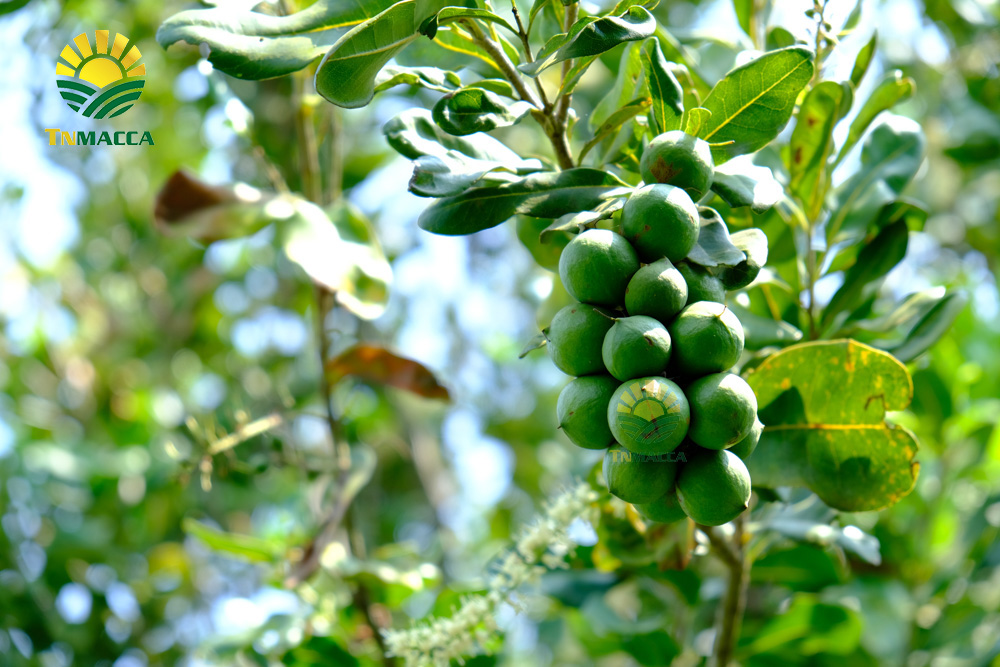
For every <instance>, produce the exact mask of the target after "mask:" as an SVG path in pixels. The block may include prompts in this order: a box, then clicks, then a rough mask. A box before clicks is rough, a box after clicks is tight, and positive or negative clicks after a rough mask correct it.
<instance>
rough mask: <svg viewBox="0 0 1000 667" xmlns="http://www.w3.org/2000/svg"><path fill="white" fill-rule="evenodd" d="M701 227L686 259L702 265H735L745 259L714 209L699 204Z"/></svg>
mask: <svg viewBox="0 0 1000 667" xmlns="http://www.w3.org/2000/svg"><path fill="white" fill-rule="evenodd" d="M698 214H699V215H700V216H701V229H700V230H699V232H698V243H697V245H695V247H694V248H693V249H692V250H691V252H690V253H688V256H687V259H688V260H689V261H691V262H694V263H695V264H700V265H702V266H709V267H716V266H735V265H737V264H739V263H740V262H742V261H743V260H744V259H746V255H744V254H743V251H742V250H740V249H739V248H737V247H736V246H735V245H733V242H732V240H730V238H729V229H728V228H727V227H726V223H725V221H724V220H723V219H722V216H720V215H719V213H718V212H717V211H716V210H715V209H711V208H708V207H707V206H699V207H698Z"/></svg>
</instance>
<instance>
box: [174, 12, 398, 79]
mask: <svg viewBox="0 0 1000 667" xmlns="http://www.w3.org/2000/svg"><path fill="white" fill-rule="evenodd" d="M389 4H390V3H389V2H386V1H385V0H362V1H361V2H350V3H344V2H336V1H335V0H318V2H316V3H315V4H313V5H311V6H309V7H308V8H307V9H304V10H302V11H301V12H297V13H295V14H291V15H289V16H271V15H269V14H262V13H259V12H254V11H249V10H236V9H231V8H229V7H213V8H210V9H190V10H187V11H183V12H180V13H178V14H174V15H173V16H171V17H170V18H168V19H167V20H166V21H164V22H163V24H162V25H161V26H160V28H159V29H158V30H157V31H156V40H157V41H158V42H159V43H160V45H161V46H163V48H167V47H168V46H170V45H171V44H175V43H177V42H187V43H188V44H191V45H193V46H198V45H201V44H207V45H208V47H209V56H208V59H209V61H210V62H211V63H212V65H214V66H215V67H216V69H218V70H220V71H222V72H225V73H226V74H228V75H230V76H234V77H238V78H241V79H255V80H256V79H270V78H273V77H277V76H284V75H285V74H289V73H291V72H295V71H297V70H300V69H302V68H303V67H305V66H306V65H308V64H309V63H311V62H313V61H314V60H316V59H317V58H319V57H320V56H322V55H323V53H324V52H326V51H327V50H328V49H329V48H330V47H331V46H333V44H334V43H336V41H337V40H338V39H339V38H340V37H341V36H343V35H344V34H345V33H346V32H347V31H348V30H350V29H351V28H353V27H354V26H356V25H358V24H360V23H362V22H364V21H366V20H368V19H369V18H371V17H373V16H375V15H376V14H378V13H379V12H381V11H382V10H384V9H385V8H386V7H388V6H389Z"/></svg>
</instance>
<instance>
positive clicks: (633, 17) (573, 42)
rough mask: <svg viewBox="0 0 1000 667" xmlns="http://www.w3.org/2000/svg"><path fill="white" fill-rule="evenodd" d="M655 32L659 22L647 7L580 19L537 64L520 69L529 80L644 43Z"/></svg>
mask: <svg viewBox="0 0 1000 667" xmlns="http://www.w3.org/2000/svg"><path fill="white" fill-rule="evenodd" d="M655 31H656V19H654V18H653V15H652V14H650V13H649V11H648V10H647V9H646V8H645V7H640V6H633V7H630V8H629V10H628V12H627V13H625V14H623V15H622V16H605V17H604V18H600V19H596V20H595V19H594V18H593V17H587V18H584V19H581V20H580V21H579V22H577V24H576V25H575V26H573V28H572V29H571V30H570V32H569V33H568V34H567V35H565V36H562V38H561V39H560V38H553V39H552V40H550V41H549V43H548V44H546V46H545V47H544V48H543V49H542V50H541V51H540V52H539V53H538V55H537V57H536V59H535V61H534V62H532V63H529V64H526V65H521V66H520V68H519V69H520V70H521V71H522V72H524V73H525V74H527V75H529V76H538V74H539V73H540V72H542V70H544V69H546V68H548V67H551V66H552V65H555V64H556V63H559V62H562V61H564V60H569V59H571V58H582V57H585V56H596V55H598V54H601V53H604V52H605V51H609V50H611V49H613V48H615V47H616V46H618V45H619V44H623V43H625V42H630V41H636V40H641V39H645V38H647V37H650V36H652V34H653V33H654V32H655Z"/></svg>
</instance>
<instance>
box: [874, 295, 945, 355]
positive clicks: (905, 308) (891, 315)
mask: <svg viewBox="0 0 1000 667" xmlns="http://www.w3.org/2000/svg"><path fill="white" fill-rule="evenodd" d="M946 298H948V297H947V296H946V290H945V288H944V287H941V286H938V287H930V288H928V289H925V290H920V291H919V292H914V293H913V294H910V295H908V296H907V297H906V298H904V299H903V300H902V301H900V302H899V304H898V305H896V306H895V307H894V308H893V309H892V310H890V311H889V312H888V313H886V314H885V315H883V316H881V317H876V318H874V319H870V320H862V321H860V322H856V323H854V326H855V327H857V328H858V329H861V330H863V331H873V332H877V333H886V332H889V331H892V330H893V329H896V328H897V327H901V326H903V325H905V324H909V325H910V329H912V328H913V327H914V326H915V325H916V323H917V321H918V320H920V319H922V318H923V317H924V315H926V314H927V313H928V312H930V310H931V309H932V308H934V306H936V305H937V304H938V303H940V302H941V301H942V300H943V299H946ZM876 347H878V346H876Z"/></svg>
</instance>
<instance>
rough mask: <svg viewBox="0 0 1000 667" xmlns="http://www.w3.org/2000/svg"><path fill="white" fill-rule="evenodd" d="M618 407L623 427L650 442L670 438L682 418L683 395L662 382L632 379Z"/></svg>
mask: <svg viewBox="0 0 1000 667" xmlns="http://www.w3.org/2000/svg"><path fill="white" fill-rule="evenodd" d="M616 410H617V411H618V423H619V424H620V425H621V428H622V430H623V431H624V432H625V433H626V434H627V435H628V436H629V437H631V438H634V439H635V440H640V441H642V442H645V443H648V444H651V445H652V444H656V443H658V442H662V441H664V440H666V439H667V438H669V437H670V436H671V435H672V434H673V432H674V431H676V430H677V427H678V425H679V424H680V422H681V420H682V415H681V398H680V396H678V395H677V394H675V393H674V392H673V391H671V390H670V389H669V388H668V387H667V386H665V385H664V384H663V383H659V382H650V381H649V380H633V381H632V382H630V383H629V384H628V385H627V386H626V387H625V390H624V391H623V392H622V394H621V396H620V397H619V398H618V405H617V406H616Z"/></svg>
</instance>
